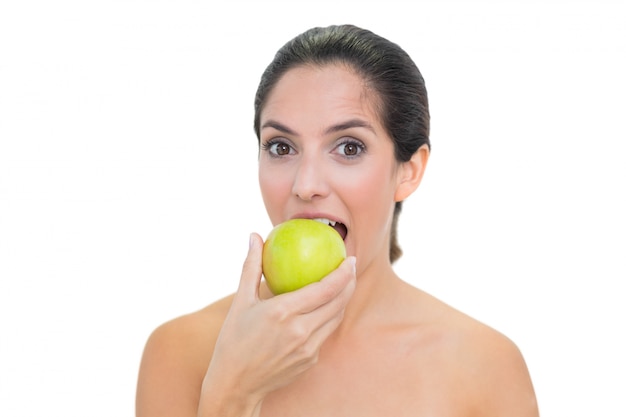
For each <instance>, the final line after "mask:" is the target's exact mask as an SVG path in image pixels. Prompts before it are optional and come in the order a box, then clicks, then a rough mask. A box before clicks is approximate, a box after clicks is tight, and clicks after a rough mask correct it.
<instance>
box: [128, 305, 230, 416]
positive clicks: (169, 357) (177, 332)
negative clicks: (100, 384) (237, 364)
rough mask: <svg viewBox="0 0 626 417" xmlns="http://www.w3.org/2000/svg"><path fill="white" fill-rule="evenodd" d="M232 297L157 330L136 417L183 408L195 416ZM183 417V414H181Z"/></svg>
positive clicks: (149, 345)
mask: <svg viewBox="0 0 626 417" xmlns="http://www.w3.org/2000/svg"><path fill="white" fill-rule="evenodd" d="M232 298H233V296H229V297H226V298H223V299H221V300H219V301H216V302H215V303H213V304H211V305H209V306H207V307H205V308H203V309H201V310H198V311H196V312H193V313H190V314H186V315H183V316H180V317H177V318H175V319H172V320H170V321H168V322H166V323H163V324H162V325H160V326H159V327H157V328H156V329H155V330H154V331H153V332H152V334H151V335H150V337H149V338H148V340H147V342H146V345H145V348H144V352H143V356H142V360H141V366H140V370H139V378H138V385H137V401H136V406H137V416H159V415H164V416H165V415H171V413H170V411H171V410H174V409H175V410H178V411H177V412H180V410H181V406H183V408H185V409H188V410H189V415H195V413H196V412H197V404H198V400H199V394H200V388H201V386H202V381H203V379H204V374H205V372H206V369H207V368H208V366H209V362H210V360H211V356H212V353H213V348H214V346H215V342H216V340H217V337H218V335H219V332H220V329H221V327H222V324H223V322H224V319H225V318H226V315H227V314H228V310H229V309H230V305H231V303H232ZM179 415H180V414H179Z"/></svg>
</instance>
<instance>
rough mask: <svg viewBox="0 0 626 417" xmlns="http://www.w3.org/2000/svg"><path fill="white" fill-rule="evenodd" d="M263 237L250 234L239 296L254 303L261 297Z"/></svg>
mask: <svg viewBox="0 0 626 417" xmlns="http://www.w3.org/2000/svg"><path fill="white" fill-rule="evenodd" d="M262 257H263V239H262V238H261V236H259V235H258V234H256V233H252V234H251V235H250V243H249V249H248V255H247V257H246V260H245V261H244V263H243V268H242V271H241V278H240V280H239V290H238V291H237V296H238V297H241V298H243V300H244V301H246V302H249V303H252V302H255V301H257V300H258V299H259V285H260V283H261V275H262V268H263V267H262V262H263V261H262Z"/></svg>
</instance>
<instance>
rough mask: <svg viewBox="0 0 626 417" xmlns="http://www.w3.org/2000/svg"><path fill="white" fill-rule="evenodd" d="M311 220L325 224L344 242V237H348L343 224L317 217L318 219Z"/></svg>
mask: <svg viewBox="0 0 626 417" xmlns="http://www.w3.org/2000/svg"><path fill="white" fill-rule="evenodd" d="M313 220H315V221H318V222H320V223H324V224H327V225H328V226H330V227H332V228H333V229H335V230H336V231H337V233H339V235H340V236H341V238H342V239H343V240H346V236H347V235H348V228H347V227H346V225H345V224H343V223H341V222H338V221H335V220H330V219H327V218H325V217H318V218H314V219H313Z"/></svg>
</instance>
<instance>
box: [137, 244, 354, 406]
mask: <svg viewBox="0 0 626 417" xmlns="http://www.w3.org/2000/svg"><path fill="white" fill-rule="evenodd" d="M262 243H263V242H262V240H261V238H260V237H259V236H258V235H254V236H253V238H252V239H251V244H250V251H249V253H248V257H247V259H246V261H245V263H244V267H243V271H242V275H241V281H240V285H239V289H238V291H237V293H236V294H235V296H234V297H233V298H232V302H230V301H229V304H230V306H229V308H228V311H227V314H223V315H221V314H213V313H211V314H205V318H203V319H199V318H198V317H199V316H197V315H196V316H193V318H187V320H185V319H182V320H177V321H175V322H174V323H171V324H169V325H165V326H162V327H161V328H159V329H157V331H155V333H154V334H153V335H152V336H151V337H150V339H149V341H148V343H147V344H146V349H145V352H144V357H143V359H142V365H141V370H140V376H139V384H138V389H137V416H138V417H157V416H177V417H185V416H189V417H192V416H220V417H222V416H223V417H227V416H237V417H244V416H256V415H258V413H259V411H260V406H261V403H262V401H263V398H264V397H265V396H266V395H267V394H268V393H269V392H271V391H273V390H275V389H277V388H279V387H281V386H284V385H286V384H288V383H290V382H291V381H293V380H294V379H295V378H297V377H298V376H299V375H300V374H301V373H302V372H304V371H305V370H306V369H308V368H309V367H311V366H312V365H313V364H314V363H315V362H316V359H317V354H318V352H319V348H320V346H321V344H322V343H323V342H324V340H326V338H327V337H328V336H329V335H330V334H331V333H332V332H333V331H334V329H335V328H336V327H337V326H338V325H339V323H340V321H341V319H342V316H343V310H344V308H345V306H346V304H347V302H348V300H349V298H350V296H351V295H352V292H353V290H354V285H355V272H354V266H353V263H352V262H351V259H348V260H346V261H345V262H344V263H343V264H342V265H341V266H340V267H339V268H338V269H337V270H336V271H334V272H333V273H331V274H330V275H328V277H326V278H324V279H323V280H322V281H321V282H319V283H315V284H311V285H308V286H307V287H304V288H302V289H300V290H298V291H294V292H293V293H289V294H282V295H280V296H276V297H273V298H270V299H267V300H261V298H260V297H259V285H260V281H261V253H262V246H263V244H262ZM220 315H221V317H222V319H216V317H220ZM224 316H225V319H224V318H223V317H224ZM207 317H208V318H207Z"/></svg>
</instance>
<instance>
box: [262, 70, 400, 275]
mask: <svg viewBox="0 0 626 417" xmlns="http://www.w3.org/2000/svg"><path fill="white" fill-rule="evenodd" d="M373 94H374V93H373V92H372V91H370V90H366V89H365V88H364V85H363V80H362V79H361V78H360V77H359V76H357V75H356V74H355V73H354V72H353V71H351V70H349V69H347V68H346V67H345V66H340V65H326V66H323V67H314V66H302V67H296V68H293V69H291V70H289V71H288V72H287V73H286V74H284V75H283V77H282V78H281V79H280V81H279V82H278V83H277V84H276V86H275V87H274V88H273V90H272V91H271V92H270V94H269V96H268V98H267V101H266V104H265V107H264V108H263V110H262V112H261V117H260V140H261V151H260V156H259V183H260V187H261V193H262V195H263V200H264V202H265V206H266V209H267V212H268V214H269V217H270V220H271V222H272V224H274V225H277V224H279V223H282V222H284V221H286V220H289V219H293V218H324V219H329V220H331V221H334V222H338V223H337V225H338V226H337V229H339V230H340V233H342V234H343V235H344V240H345V243H346V249H347V252H348V255H356V256H357V262H358V265H357V270H362V269H360V268H364V267H366V266H368V265H369V264H370V263H371V262H372V261H373V260H374V259H380V260H383V259H384V260H386V261H388V259H389V234H390V228H391V220H392V214H393V208H394V203H395V201H396V200H395V194H396V188H397V185H398V183H399V172H400V170H399V169H398V168H399V165H398V163H397V162H396V160H395V158H394V146H393V142H392V140H391V139H390V137H389V136H388V135H387V133H386V131H385V129H383V126H382V124H381V122H380V120H379V118H378V114H377V112H376V111H375V105H374V104H375V102H374V100H375V97H374V95H373ZM342 225H343V226H342ZM341 229H343V230H341Z"/></svg>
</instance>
